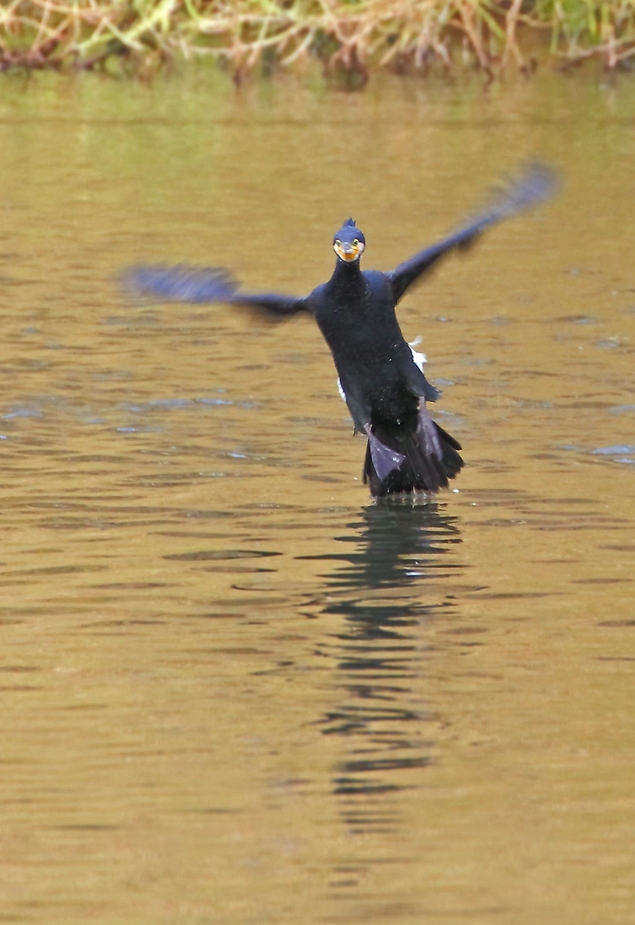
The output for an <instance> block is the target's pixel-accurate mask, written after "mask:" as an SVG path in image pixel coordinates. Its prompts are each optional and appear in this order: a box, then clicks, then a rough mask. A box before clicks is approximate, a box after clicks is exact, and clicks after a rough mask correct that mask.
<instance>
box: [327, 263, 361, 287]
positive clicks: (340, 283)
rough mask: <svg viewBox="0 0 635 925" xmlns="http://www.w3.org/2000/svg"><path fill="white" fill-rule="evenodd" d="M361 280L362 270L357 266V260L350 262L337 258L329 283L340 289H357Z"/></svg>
mask: <svg viewBox="0 0 635 925" xmlns="http://www.w3.org/2000/svg"><path fill="white" fill-rule="evenodd" d="M361 282H362V271H361V270H360V268H359V260H355V261H354V262H352V263H344V261H343V260H338V261H336V263H335V269H334V270H333V276H332V277H331V283H332V284H333V285H334V286H335V287H336V288H337V289H340V290H355V289H358V288H359V286H360V283H361Z"/></svg>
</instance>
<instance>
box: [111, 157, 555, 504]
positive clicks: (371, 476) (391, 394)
mask: <svg viewBox="0 0 635 925" xmlns="http://www.w3.org/2000/svg"><path fill="white" fill-rule="evenodd" d="M554 186H555V180H554V175H553V173H552V172H551V171H550V170H549V169H548V168H546V167H544V166H541V165H536V164H534V165H531V166H530V167H529V168H528V169H527V170H526V171H525V172H524V174H523V175H522V176H521V177H520V178H519V179H518V180H516V181H515V182H511V183H509V184H508V185H507V186H506V187H505V188H503V189H501V190H498V191H497V193H496V194H495V195H494V196H493V198H492V199H491V200H490V202H489V204H488V205H487V206H486V207H485V208H484V209H483V210H482V211H480V212H478V213H477V214H476V215H475V216H474V217H473V218H471V219H469V220H468V221H467V222H465V223H464V224H463V225H461V226H460V227H459V228H458V229H457V230H456V231H454V232H453V233H452V234H450V235H449V236H448V237H446V238H444V239H443V240H441V241H439V242H438V243H436V244H433V245H432V246H431V247H428V248H426V249H425V250H423V251H421V252H420V253H418V254H415V256H414V257H411V258H410V259H409V260H406V261H405V262H404V263H401V264H399V266H398V267H397V268H396V269H395V270H393V271H392V272H390V273H381V272H379V271H378V270H366V271H362V270H360V266H359V264H360V258H361V256H362V253H363V252H364V248H365V246H366V240H365V238H364V235H363V234H362V232H361V230H360V229H359V228H358V227H357V225H356V224H355V222H354V221H353V220H352V219H348V221H346V222H344V224H343V225H342V227H341V228H340V230H339V231H338V232H337V234H336V235H335V237H334V239H333V249H334V250H335V254H336V256H337V260H336V264H335V269H334V271H333V275H332V276H331V278H330V280H329V281H328V282H327V283H323V284H322V285H321V286H317V287H316V288H315V289H314V290H313V292H311V293H310V294H309V295H308V296H304V297H303V298H294V297H292V296H283V295H274V294H272V293H266V294H262V295H255V294H254V295H250V294H247V293H243V292H240V291H238V286H237V284H236V283H235V282H234V281H233V279H232V277H231V276H230V275H229V274H228V273H227V271H225V270H219V269H209V268H208V269H195V268H188V267H183V266H177V267H164V266H145V267H144V266H141V267H136V268H133V269H132V270H131V271H130V272H129V274H128V283H129V285H131V286H132V287H133V288H134V289H135V290H136V291H137V292H140V293H148V294H151V295H154V296H157V297H159V298H160V299H162V300H178V301H184V302H227V303H230V304H232V305H245V306H249V307H251V308H255V309H258V310H261V311H262V312H265V313H268V314H269V315H272V316H278V317H283V316H284V317H289V316H290V315H295V314H296V313H297V312H309V314H311V315H313V316H314V318H315V320H316V321H317V323H318V326H319V328H320V330H321V332H322V334H323V335H324V338H325V339H326V342H327V344H328V345H329V347H330V348H331V353H332V354H333V359H334V360H335V366H336V367H337V372H338V374H339V378H340V384H341V390H342V392H343V394H344V397H345V399H346V403H347V405H348V408H349V411H350V413H351V416H352V418H353V422H354V425H355V430H354V432H355V433H365V434H366V436H367V438H368V443H367V447H366V459H365V462H364V482H366V483H368V484H369V486H370V490H371V493H372V494H373V495H374V496H381V495H388V494H393V493H399V492H413V491H427V492H436V491H438V490H439V488H443V487H446V486H447V484H448V480H449V479H453V478H454V477H455V476H456V474H457V473H458V472H459V470H460V469H461V468H462V466H463V460H462V459H461V457H460V455H459V452H458V451H459V450H460V449H461V446H460V444H459V443H458V442H457V441H456V440H455V439H454V438H453V437H451V436H450V435H449V434H448V433H447V432H446V431H445V430H443V428H442V427H441V426H440V425H439V424H437V423H436V422H435V421H433V420H432V418H431V417H430V415H429V413H428V409H427V406H426V403H427V402H429V401H436V400H437V398H438V397H439V394H440V393H439V392H438V391H437V389H435V388H434V386H433V385H431V384H430V383H429V382H428V380H427V379H426V377H425V376H424V374H423V371H422V369H421V367H420V365H417V363H416V361H415V355H414V352H413V351H412V350H411V348H410V347H409V346H408V344H407V343H406V341H405V340H404V338H403V335H402V333H401V329H400V327H399V324H398V322H397V318H396V315H395V306H396V305H397V303H398V302H399V300H400V299H401V297H402V296H403V295H404V293H405V292H406V290H407V289H409V288H410V287H411V286H412V285H413V284H414V283H416V282H417V281H418V280H419V279H420V277H421V276H422V275H423V274H424V273H425V272H426V271H427V270H429V269H430V268H431V267H432V266H433V264H435V263H436V262H437V261H438V260H439V258H441V257H443V256H444V255H445V254H447V253H449V252H450V251H452V250H456V249H461V248H465V247H467V246H468V245H470V244H472V243H473V242H474V241H475V239H476V238H477V237H478V236H479V235H480V234H481V233H482V232H483V231H484V230H485V229H486V228H488V227H489V226H490V225H495V224H496V223H497V222H500V221H502V220H503V219H506V218H510V217H511V216H513V215H515V214H516V213H518V212H522V211H523V210H524V209H527V208H529V207H531V206H533V205H535V204H536V203H538V202H541V201H543V200H545V199H547V198H548V197H549V196H550V195H551V194H552V192H553V190H554Z"/></svg>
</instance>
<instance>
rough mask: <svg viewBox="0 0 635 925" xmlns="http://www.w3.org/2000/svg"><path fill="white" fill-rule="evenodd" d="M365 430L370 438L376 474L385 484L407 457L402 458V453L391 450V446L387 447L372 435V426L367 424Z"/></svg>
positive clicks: (369, 442) (371, 455) (371, 454)
mask: <svg viewBox="0 0 635 925" xmlns="http://www.w3.org/2000/svg"><path fill="white" fill-rule="evenodd" d="M364 430H365V431H366V435H367V436H368V444H369V446H370V457H371V459H372V461H373V466H374V467H375V472H376V473H377V475H378V476H379V478H380V479H381V480H382V482H383V480H384V479H385V478H387V477H388V476H389V475H390V473H391V472H392V471H393V469H398V468H399V466H400V465H401V464H402V462H403V461H404V459H405V458H406V457H405V456H402V455H401V453H397V451H396V450H391V449H390V447H389V446H386V445H385V444H383V443H382V442H381V440H378V439H377V437H376V436H375V435H374V434H373V433H371V429H370V424H366V425H365V426H364Z"/></svg>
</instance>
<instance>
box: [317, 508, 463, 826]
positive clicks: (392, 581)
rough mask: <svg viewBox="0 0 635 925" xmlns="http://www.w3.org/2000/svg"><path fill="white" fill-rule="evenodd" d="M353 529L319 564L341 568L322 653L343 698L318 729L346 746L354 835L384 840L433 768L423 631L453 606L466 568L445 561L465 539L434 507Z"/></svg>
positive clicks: (328, 596) (341, 770)
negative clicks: (334, 624)
mask: <svg viewBox="0 0 635 925" xmlns="http://www.w3.org/2000/svg"><path fill="white" fill-rule="evenodd" d="M348 526H349V528H350V532H349V533H347V534H345V535H344V536H340V537H337V540H338V541H339V542H341V543H342V544H343V545H344V546H348V547H349V549H348V550H345V551H344V552H342V553H341V554H337V555H332V556H325V557H323V558H324V559H325V560H329V561H334V562H336V563H337V568H336V569H335V570H334V571H332V572H330V573H328V574H327V575H325V578H326V588H325V596H324V604H323V606H322V608H321V610H322V613H323V614H324V615H338V616H341V617H344V622H343V624H341V623H340V626H341V629H340V630H339V631H337V632H335V633H333V634H332V635H331V636H330V637H327V642H325V643H324V644H323V645H322V646H321V655H323V656H327V657H328V658H330V659H332V660H333V661H334V664H335V666H336V671H335V678H336V681H335V684H336V687H337V689H338V691H339V692H340V696H339V697H338V701H339V702H338V705H337V707H336V708H335V709H332V710H330V711H328V712H327V713H326V714H325V715H324V716H323V717H322V718H321V719H320V720H319V721H318V722H319V725H320V726H321V727H322V731H323V733H324V735H328V736H342V737H343V739H344V740H345V747H344V750H343V751H344V754H343V756H342V759H341V760H340V761H339V762H338V763H337V765H336V767H335V768H334V773H333V778H332V781H333V791H334V793H335V794H336V795H337V797H338V799H339V800H340V803H341V812H342V816H343V818H344V819H345V821H346V823H347V826H348V827H349V830H350V831H352V832H357V833H360V832H364V833H368V832H370V831H373V832H387V831H391V830H393V828H394V827H395V825H397V823H398V820H399V819H401V818H402V816H403V811H404V810H403V808H400V804H401V802H402V801H401V800H400V799H399V796H400V791H404V790H407V789H410V788H413V787H417V786H419V785H420V784H421V783H422V778H421V770H420V769H421V768H423V767H425V766H426V765H428V764H429V763H430V761H431V747H432V744H433V742H432V741H431V740H430V735H431V734H432V731H433V723H432V722H431V721H432V720H433V717H432V716H431V715H430V713H429V712H428V710H427V709H426V705H425V684H424V683H423V682H424V681H425V666H426V660H427V658H429V655H430V651H431V647H430V645H429V643H427V642H426V638H425V632H424V629H425V624H426V623H427V622H428V621H429V620H430V618H431V617H432V616H434V615H435V614H438V613H440V612H442V611H444V610H445V609H446V608H450V607H453V606H454V604H453V601H452V600H451V599H450V598H448V597H447V596H446V592H445V588H446V587H447V585H446V584H445V582H444V581H443V579H444V578H447V577H449V575H450V574H455V572H454V570H456V569H457V568H461V567H462V566H461V565H457V564H456V562H452V561H449V559H450V557H448V556H446V555H445V554H446V553H447V552H448V551H449V550H450V547H453V546H455V545H456V544H458V543H460V542H461V537H460V534H459V529H458V525H457V518H456V517H453V516H450V515H448V514H447V513H445V512H444V511H443V510H442V509H441V510H440V509H439V506H438V505H437V504H432V503H431V504H426V505H425V506H418V507H417V506H414V507H412V506H406V505H399V504H394V503H393V504H391V503H380V504H373V505H371V506H369V507H368V508H366V509H365V510H364V511H363V512H362V514H361V518H360V519H359V520H358V521H356V522H353V523H351V524H349V525H348ZM320 558H322V557H320Z"/></svg>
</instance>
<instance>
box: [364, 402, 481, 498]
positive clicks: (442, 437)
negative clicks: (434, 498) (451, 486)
mask: <svg viewBox="0 0 635 925" xmlns="http://www.w3.org/2000/svg"><path fill="white" fill-rule="evenodd" d="M427 420H428V422H429V423H427V424H426V427H427V428H429V427H430V426H432V428H434V430H433V431H432V433H431V432H430V430H428V433H427V434H426V432H425V428H422V427H420V428H418V429H417V431H416V432H415V433H414V434H412V435H410V436H408V437H407V438H406V439H405V440H403V441H396V440H395V438H394V437H391V436H389V435H387V434H385V433H383V432H382V429H381V428H374V429H373V433H374V434H375V437H376V438H377V439H378V440H380V441H381V442H382V443H383V444H384V445H385V446H387V447H389V448H390V449H392V450H394V451H395V452H398V453H399V454H401V455H402V456H405V459H404V461H403V462H402V463H401V465H400V466H399V467H398V468H395V469H393V470H392V471H391V472H389V473H388V475H387V476H386V477H385V478H383V479H382V478H380V477H379V475H378V474H377V472H376V470H375V466H374V464H373V459H372V454H371V448H370V442H369V443H368V444H367V445H366V459H365V461H364V483H365V484H368V486H369V488H370V492H371V494H372V495H373V496H374V497H375V498H378V497H383V496H385V495H392V494H399V493H411V492H413V491H427V492H431V493H433V492H436V491H438V490H439V489H440V488H447V486H448V481H449V480H450V479H453V478H455V477H456V475H457V474H458V473H459V472H460V470H461V469H462V468H463V460H462V459H461V457H460V455H459V453H458V452H457V451H458V450H460V449H461V444H460V443H459V442H458V441H457V440H455V439H454V437H451V436H450V434H448V433H447V432H446V431H445V430H444V429H443V428H442V427H440V426H439V425H438V424H437V423H436V421H433V420H432V419H431V418H428V419H427ZM431 441H432V443H434V446H432V445H431ZM439 451H440V452H439Z"/></svg>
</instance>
